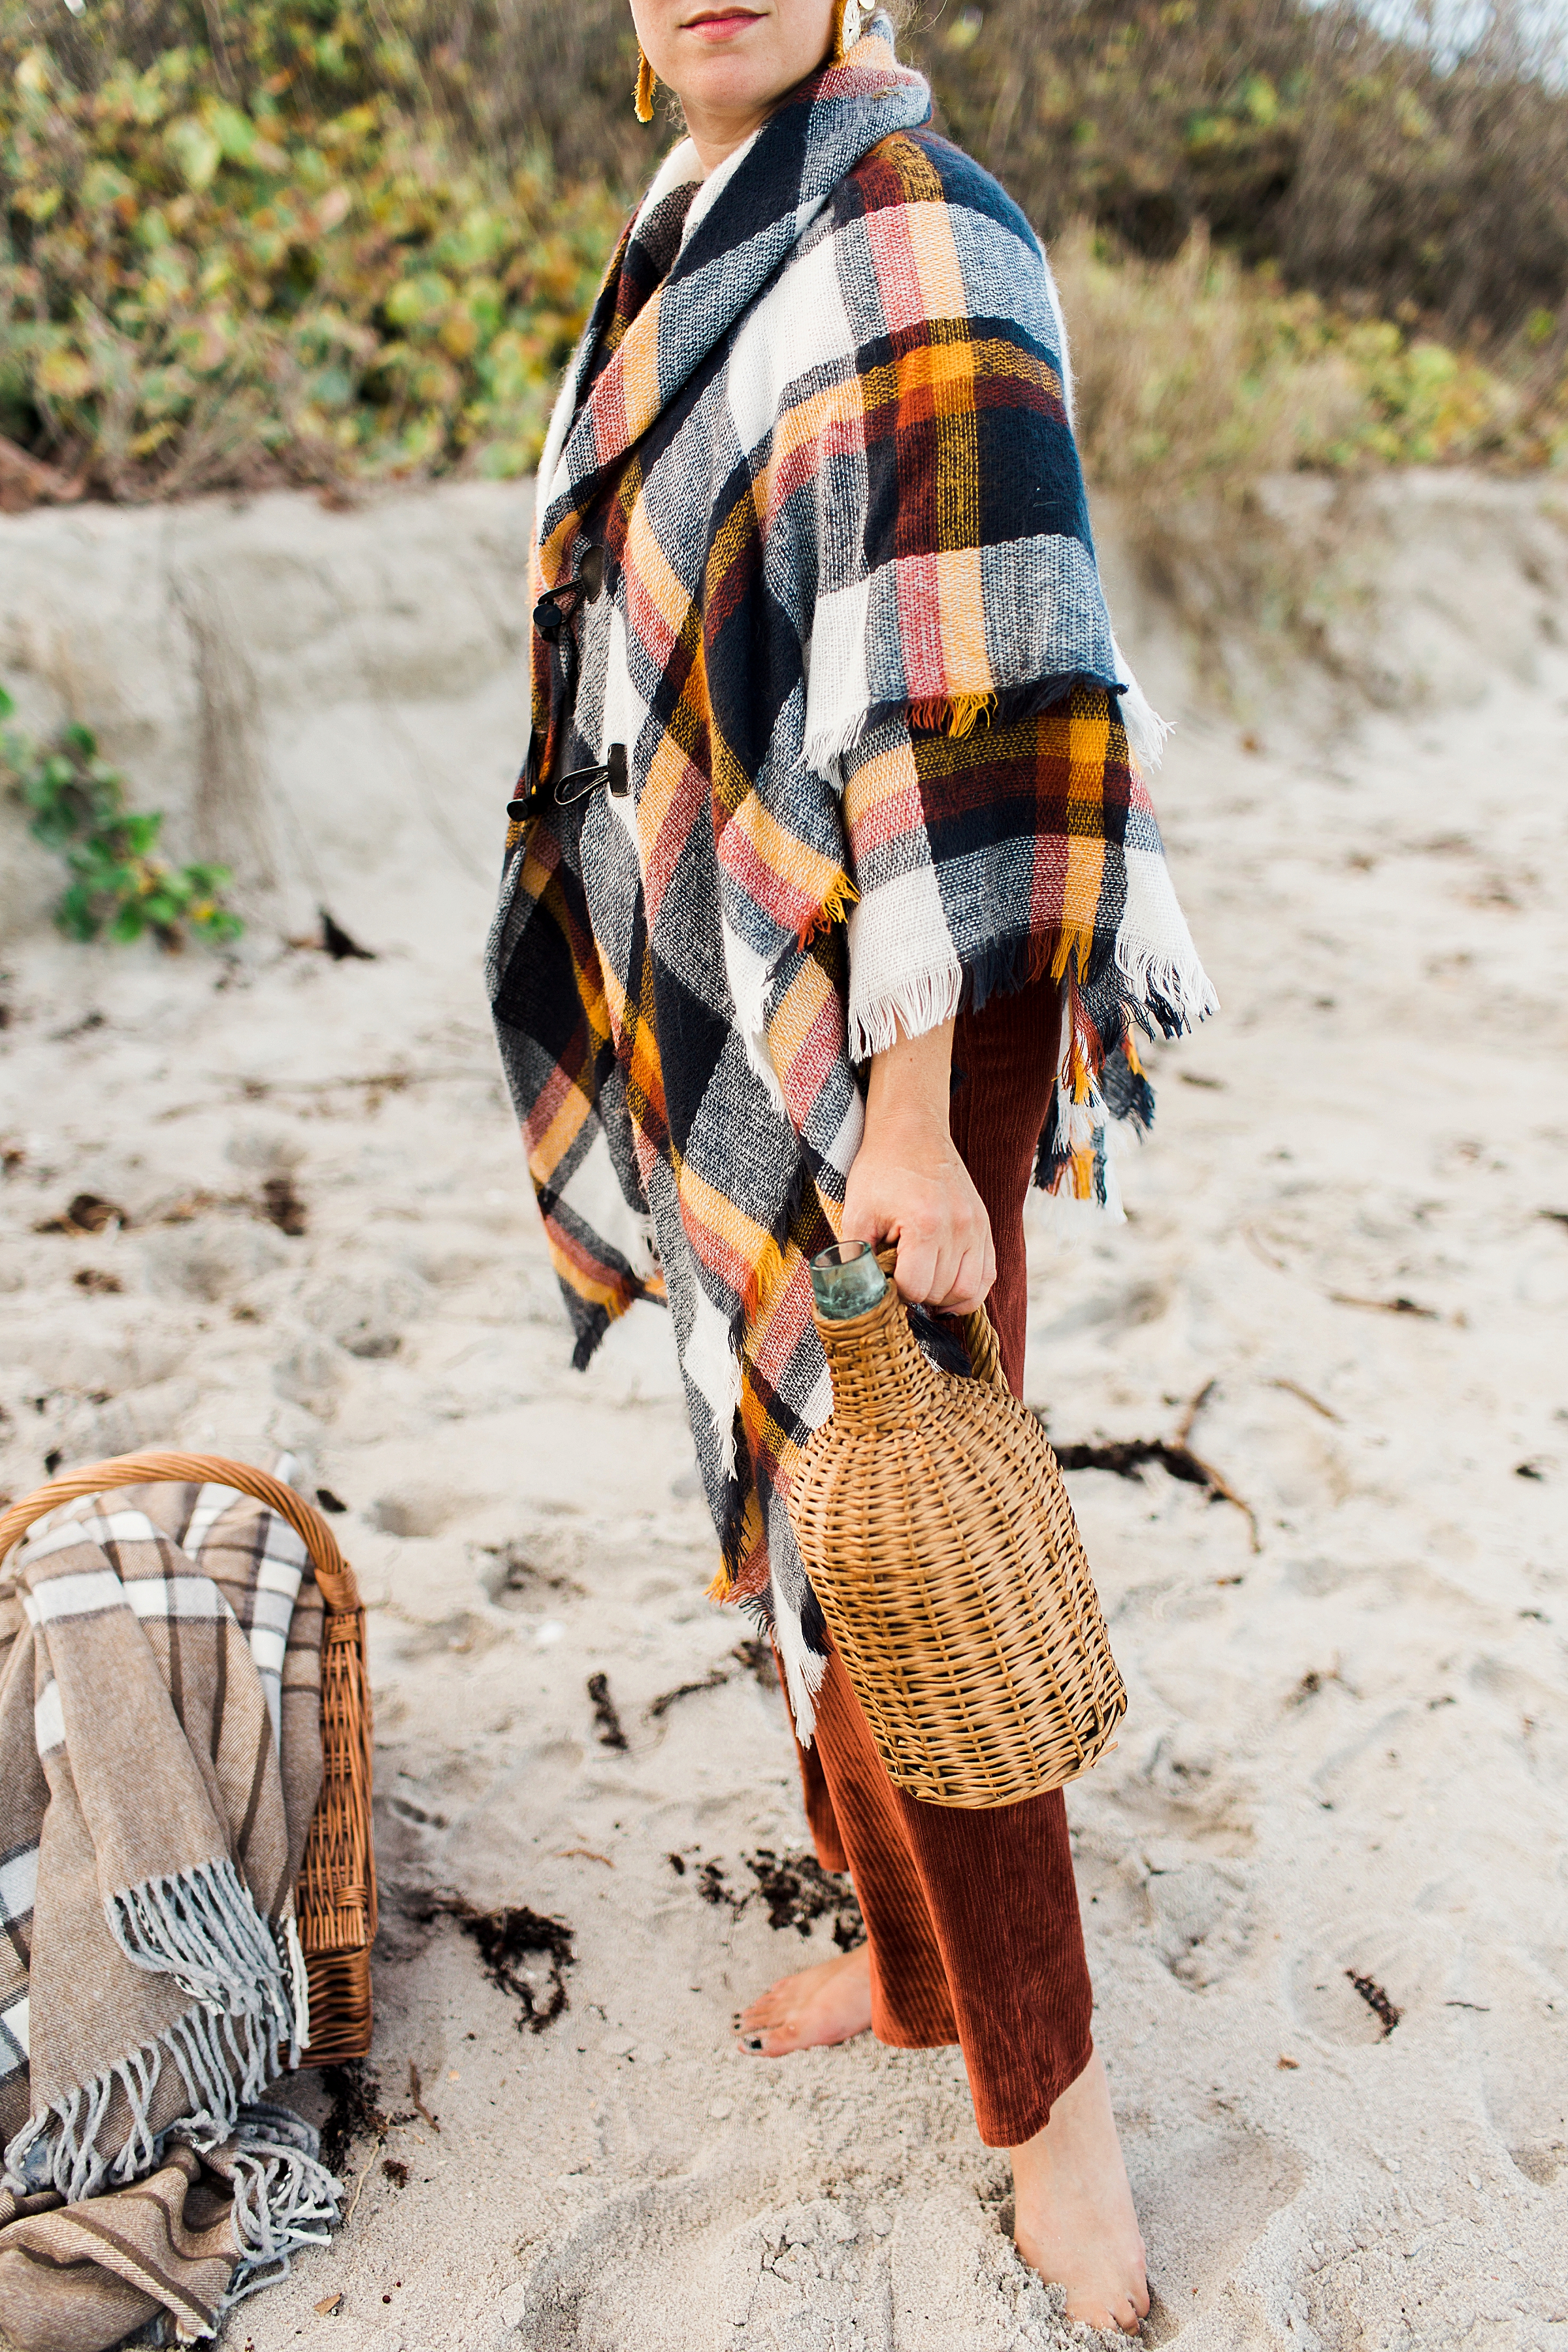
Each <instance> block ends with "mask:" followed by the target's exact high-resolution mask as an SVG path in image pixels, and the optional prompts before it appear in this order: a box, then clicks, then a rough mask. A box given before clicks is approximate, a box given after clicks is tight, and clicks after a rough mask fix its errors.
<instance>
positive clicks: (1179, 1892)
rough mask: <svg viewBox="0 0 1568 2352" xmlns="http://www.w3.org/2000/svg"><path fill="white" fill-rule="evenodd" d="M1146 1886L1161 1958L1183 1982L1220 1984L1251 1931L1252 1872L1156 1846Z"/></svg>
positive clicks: (1149, 1852) (1149, 1856)
mask: <svg viewBox="0 0 1568 2352" xmlns="http://www.w3.org/2000/svg"><path fill="white" fill-rule="evenodd" d="M1144 1861H1145V1863H1146V1864H1147V1866H1148V1871H1149V1879H1148V1884H1147V1885H1146V1887H1145V1889H1144V1895H1145V1899H1146V1901H1147V1903H1148V1906H1149V1917H1150V1922H1151V1925H1152V1927H1153V1930H1154V1940H1155V1945H1156V1948H1157V1949H1158V1951H1159V1954H1160V1958H1162V1959H1163V1961H1164V1963H1165V1966H1166V1967H1167V1968H1168V1969H1170V1971H1171V1974H1172V1975H1173V1977H1174V1978H1175V1979H1176V1980H1177V1982H1178V1983H1179V1984H1184V1985H1187V1986H1189V1987H1190V1988H1191V1989H1192V1990H1193V1991H1194V1992H1201V1991H1202V1990H1203V1989H1204V1987H1205V1985H1212V1984H1218V1983H1219V1982H1220V1980H1221V1979H1223V1978H1225V1977H1226V1976H1228V1975H1229V1973H1230V1971H1231V1969H1233V1968H1234V1967H1235V1966H1236V1964H1237V1961H1238V1960H1239V1959H1240V1958H1241V1957H1242V1955H1243V1953H1244V1952H1245V1951H1246V1949H1247V1943H1248V1941H1249V1940H1250V1937H1251V1919H1250V1916H1249V1912H1248V1907H1247V1874H1246V1873H1245V1872H1244V1871H1243V1870H1242V1869H1241V1868H1240V1867H1239V1866H1238V1865H1237V1864H1235V1863H1229V1862H1209V1861H1205V1860H1204V1859H1202V1858H1201V1857H1188V1856H1184V1855H1183V1854H1181V1853H1177V1852H1175V1851H1174V1850H1173V1849H1171V1848H1167V1847H1162V1846H1151V1847H1149V1848H1147V1849H1146V1850H1145V1853H1144Z"/></svg>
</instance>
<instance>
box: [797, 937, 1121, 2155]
mask: <svg viewBox="0 0 1568 2352" xmlns="http://www.w3.org/2000/svg"><path fill="white" fill-rule="evenodd" d="M1056 1053H1057V988H1056V985H1055V984H1054V983H1052V982H1048V981H1047V982H1037V983H1035V984H1034V985H1032V986H1030V987H1027V988H1023V989H1020V990H1018V991H1017V992H1016V993H1014V994H1013V995H1010V996H994V997H993V998H991V1000H990V1002H989V1003H987V1004H986V1005H985V1007H984V1011H983V1012H981V1013H963V1014H961V1015H960V1016H959V1021H958V1027H957V1034H956V1035H955V1037H954V1040H953V1054H952V1059H953V1069H954V1073H955V1083H954V1087H953V1093H952V1136H953V1141H954V1142H955V1143H956V1144H957V1146H958V1149H959V1151H960V1152H961V1154H962V1155H963V1162H964V1165H965V1166H966V1167H967V1169H968V1170H969V1172H970V1175H971V1177H972V1178H973V1181H974V1186H975V1190H976V1191H977V1192H979V1194H980V1197H981V1199H982V1200H983V1201H984V1203H985V1207H986V1211H987V1213H988V1214H989V1216H990V1219H991V1231H992V1234H993V1236H994V1241H995V1244H996V1286H995V1288H994V1290H993V1292H992V1294H991V1297H990V1300H989V1302H988V1303H989V1307H990V1313H991V1319H992V1321H993V1322H994V1325H995V1327H996V1333H997V1338H998V1341H999V1343H1000V1348H1001V1354H1002V1362H1003V1366H1004V1369H1005V1371H1006V1374H1007V1378H1008V1381H1010V1382H1011V1384H1012V1387H1013V1391H1014V1393H1015V1394H1016V1395H1021V1394H1022V1392H1023V1385H1024V1335H1025V1326H1026V1318H1027V1307H1028V1298H1027V1282H1026V1267H1025V1261H1024V1202H1025V1200H1026V1197H1027V1194H1028V1189H1029V1182H1030V1178H1031V1175H1032V1173H1033V1169H1034V1160H1035V1150H1036V1146H1037V1143H1038V1141H1039V1136H1040V1129H1041V1128H1042V1126H1043V1125H1044V1122H1045V1115H1046V1105H1047V1098H1048V1097H1049V1094H1050V1087H1051V1078H1052V1076H1053V1073H1054V1070H1055V1066H1056ZM800 1765H801V1778H802V1780H803V1782H804V1784H805V1810H806V1817H807V1819H808V1821H809V1822H810V1824H811V1832H812V1836H813V1838H814V1839H815V1841H816V1853H817V1859H818V1861H819V1862H820V1863H821V1864H822V1866H823V1868H824V1869H825V1870H832V1871H845V1870H847V1871H849V1872H851V1873H852V1874H853V1876H854V1881H855V1892H856V1894H857V1895H858V1898H859V1903H860V1909H861V1912H862V1914H863V1916H864V1917H865V1921H866V1928H867V1934H868V1938H869V1942H870V1950H871V2029H872V2032H874V2033H875V2034H876V2036H877V2039H878V2040H879V2042H889V2043H890V2044H891V2045H892V2046H893V2047H894V2048H895V2049H900V2050H931V2049H935V2048H938V2047H939V2046H941V2045H942V2043H944V2042H959V2043H960V2044H961V2046H962V2048H963V2062H964V2064H965V2066H966V2067H967V2069H968V2073H969V2085H970V2089H971V2091H972V2093H973V2098H974V2116H975V2122H976V2124H977V2125H978V2126H979V2131H980V2137H981V2138H982V2139H983V2140H984V2142H985V2143H986V2145H987V2146H988V2147H1021V2146H1022V2145H1023V2143H1024V2142H1025V2141H1026V2140H1028V2139H1032V2138H1033V2137H1034V2136H1035V2134H1036V2133H1037V2131H1040V2130H1042V2129H1043V2128H1044V2126H1045V2124H1046V2122H1047V2117H1048V2116H1049V2115H1050V2111H1051V2107H1052V2105H1053V2103H1054V2102H1055V2100H1056V2099H1057V2098H1058V2096H1059V2095H1060V2094H1061V2093H1062V2092H1063V2091H1065V2090H1066V2089H1067V2087H1068V2084H1069V2083H1071V2082H1072V2081H1073V2080H1074V2079H1075V2077H1076V2076H1077V2075H1078V2074H1080V2073H1081V2072H1082V2070H1083V2068H1084V2067H1085V2066H1086V2065H1087V2064H1088V2063H1089V2052H1090V2047H1091V2044H1090V2040H1089V2016H1090V2010H1091V2006H1092V2002H1091V1995H1090V1991H1089V1965H1088V1962H1087V1960H1086V1958H1085V1956H1084V1948H1083V1929H1082V1926H1081V1924H1080V1922H1079V1907H1078V1888H1077V1886H1076V1885H1075V1884H1074V1880H1073V1871H1072V1855H1071V1853H1070V1850H1069V1848H1068V1825H1067V1808H1066V1805H1065V1804H1064V1802H1063V1800H1062V1793H1061V1790H1059V1789H1058V1790H1052V1791H1051V1793H1050V1794H1049V1795H1047V1796H1043V1797H1029V1798H1026V1800H1025V1801H1024V1802H1023V1803H1022V1804H1018V1805H1004V1806H1001V1807H999V1808H998V1809H996V1810H995V1811H986V1812H964V1811H957V1810H955V1809H954V1808H952V1807H950V1806H945V1805H927V1804H922V1803H921V1801H919V1799H918V1798H915V1797H911V1796H909V1795H907V1794H906V1792H905V1791H904V1790H901V1789H896V1788H895V1787H894V1786H893V1783H892V1782H891V1780H889V1778H888V1774H887V1770H886V1769H885V1767H884V1766H883V1763H882V1760H881V1759H880V1757H879V1755H878V1753H877V1750H876V1748H875V1746H874V1745H873V1743H872V1739H871V1734H870V1731H869V1729H868V1727H867V1723H866V1718H865V1717H864V1716H863V1715H862V1714H861V1712H860V1707H859V1704H858V1700H857V1699H856V1696H855V1694H854V1692H853V1690H851V1688H850V1686H849V1679H848V1676H847V1675H846V1674H845V1672H844V1669H843V1666H842V1665H841V1664H840V1663H839V1660H838V1658H837V1655H834V1656H831V1657H830V1658H829V1659H828V1662H827V1671H826V1674H825V1675H824V1676H823V1681H822V1688H821V1691H820V1693H819V1694H818V1696H817V1701H816V1738H815V1739H814V1740H813V1743H812V1745H811V1747H810V1748H802V1749H801V1750H800Z"/></svg>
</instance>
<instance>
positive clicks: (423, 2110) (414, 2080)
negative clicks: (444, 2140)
mask: <svg viewBox="0 0 1568 2352" xmlns="http://www.w3.org/2000/svg"><path fill="white" fill-rule="evenodd" d="M408 2095H409V2097H410V2098H411V2099H412V2100H413V2102H414V2112H415V2114H416V2116H424V2118H425V2120H426V2123H427V2124H428V2125H429V2126H430V2128H431V2130H432V2131H433V2132H438V2131H439V2130H440V2128H441V2126H440V2125H439V2124H438V2123H437V2120H436V2118H435V2116H433V2115H432V2114H431V2112H430V2110H429V2108H428V2107H427V2106H426V2104H425V2096H424V2085H423V2084H422V2083H421V2082H420V2080H419V2069H418V2067H417V2066H416V2064H415V2063H414V2061H413V2059H412V2058H411V2059H410V2060H409V2061H408Z"/></svg>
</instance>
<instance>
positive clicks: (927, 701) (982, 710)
mask: <svg viewBox="0 0 1568 2352" xmlns="http://www.w3.org/2000/svg"><path fill="white" fill-rule="evenodd" d="M995 708H996V697H995V696H994V694H938V695H929V696H927V697H925V698H923V699H921V700H920V701H918V702H911V703H910V726H911V727H918V728H919V729H920V730H921V734H922V735H959V736H962V735H973V732H974V730H975V728H976V726H977V725H978V723H979V721H980V720H981V719H986V720H987V721H989V719H990V717H991V713H992V712H993V710H994V709H995Z"/></svg>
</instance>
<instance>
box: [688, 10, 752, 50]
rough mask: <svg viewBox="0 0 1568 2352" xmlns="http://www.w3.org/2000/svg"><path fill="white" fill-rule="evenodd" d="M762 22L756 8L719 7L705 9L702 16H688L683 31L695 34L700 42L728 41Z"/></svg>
mask: <svg viewBox="0 0 1568 2352" xmlns="http://www.w3.org/2000/svg"><path fill="white" fill-rule="evenodd" d="M759 21H760V19H759V16H758V12H757V11H756V10H755V9H754V8H735V7H725V6H722V5H721V6H719V7H716V8H704V9H703V10H702V12H701V14H700V16H688V18H687V20H686V22H685V24H684V25H683V26H682V27H681V30H682V31H683V32H687V33H695V34H696V36H697V37H698V39H699V40H700V41H712V42H718V41H727V40H730V39H731V37H733V36H734V35H735V34H736V33H743V32H744V31H745V29H746V26H748V25H755V24H757V23H758V22H759Z"/></svg>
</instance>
